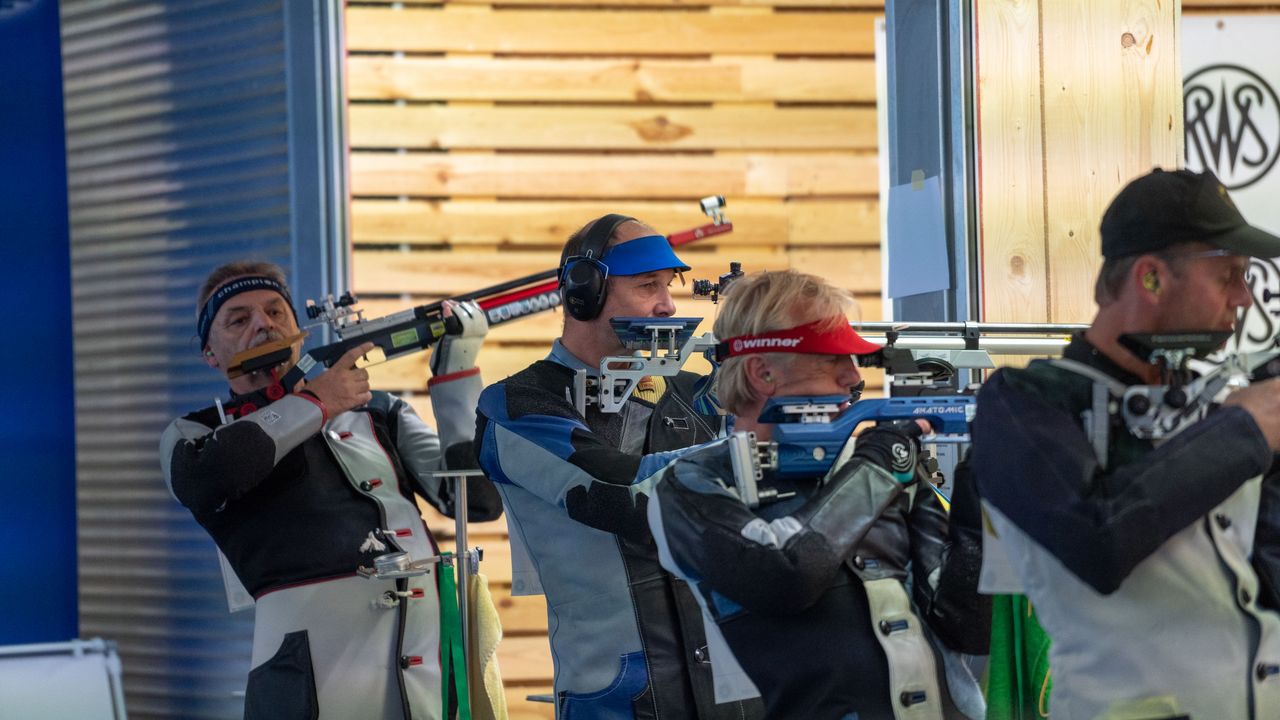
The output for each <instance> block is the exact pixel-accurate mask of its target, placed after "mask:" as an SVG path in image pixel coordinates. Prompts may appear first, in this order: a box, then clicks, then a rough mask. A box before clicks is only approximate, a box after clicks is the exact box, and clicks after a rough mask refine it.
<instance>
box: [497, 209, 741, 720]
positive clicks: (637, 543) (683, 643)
mask: <svg viewBox="0 0 1280 720" xmlns="http://www.w3.org/2000/svg"><path fill="white" fill-rule="evenodd" d="M688 269H689V266H688V265H686V264H685V263H684V262H683V261H681V260H680V258H678V257H676V254H675V252H673V251H672V249H671V246H670V244H669V243H668V242H667V239H666V238H665V237H663V236H662V235H660V234H658V233H657V232H655V231H654V230H653V228H650V227H649V226H647V225H645V224H643V223H641V222H639V221H637V220H635V219H634V218H630V217H625V216H622V215H605V216H604V217H601V218H598V219H596V220H594V221H592V222H590V223H588V224H587V225H586V226H584V227H583V228H582V229H580V230H578V232H576V233H574V234H573V235H572V236H571V237H570V238H569V241H568V242H567V243H566V244H565V247H564V251H563V252H562V254H561V258H560V285H561V293H562V295H563V302H564V307H565V320H564V331H563V333H562V335H561V337H560V338H559V339H557V340H556V341H555V344H554V346H553V347H552V349H551V354H550V355H548V356H547V358H546V359H545V360H541V361H539V362H536V363H534V364H533V365H531V366H530V367H528V368H526V369H525V370H523V371H521V372H519V373H517V374H515V375H513V376H511V377H509V378H507V379H506V380H503V381H502V382H499V383H496V384H494V385H490V386H489V387H487V388H485V390H484V392H483V393H482V394H481V396H480V405H479V410H478V412H477V416H476V418H477V436H476V447H477V452H478V453H479V459H480V464H481V467H483V468H484V470H485V472H487V473H488V475H489V477H490V478H491V479H492V480H493V481H494V482H495V483H496V484H497V487H498V491H499V492H500V493H501V495H502V501H503V505H504V507H505V508H506V511H507V513H508V515H507V517H508V522H507V526H508V528H509V530H510V536H511V546H512V565H513V568H512V593H513V594H515V595H536V594H543V595H545V596H546V600H547V614H548V635H549V639H550V642H551V651H552V656H553V659H554V661H555V694H556V717H557V718H559V720H566V719H571V720H580V719H582V718H589V719H591V720H600V719H610V720H612V719H615V718H616V719H618V720H640V719H642V718H644V719H652V718H659V719H666V718H681V719H683V718H698V719H703V718H715V719H716V720H720V719H722V718H723V719H725V720H727V719H728V718H758V717H763V710H762V706H761V705H760V704H759V702H758V701H753V703H754V704H751V705H747V706H744V705H743V704H740V703H725V704H719V705H717V704H716V703H715V699H714V689H713V686H712V682H713V679H712V675H711V668H710V664H709V656H708V653H707V649H706V638H705V633H704V628H703V621H702V615H701V611H700V609H699V607H698V605H697V602H696V601H695V600H694V598H693V595H692V594H691V593H690V592H689V589H688V587H687V586H685V585H684V583H682V582H680V581H679V580H677V579H676V578H674V577H673V576H672V575H670V574H668V573H667V572H666V571H664V570H663V569H662V567H661V566H660V565H659V563H658V557H657V550H656V546H655V544H654V541H653V537H652V535H651V534H650V532H649V526H648V521H647V519H646V508H647V503H648V495H647V489H648V488H649V487H650V485H649V483H646V482H645V480H646V479H647V478H649V477H650V476H653V475H655V474H656V473H657V472H658V471H659V470H661V469H662V468H663V467H664V466H665V465H666V464H667V463H668V462H669V461H670V460H672V459H674V457H675V456H676V455H678V454H679V453H678V452H677V451H682V450H683V449H685V448H689V447H691V446H694V445H698V444H701V443H705V442H707V441H710V440H713V439H715V438H716V437H718V436H720V435H721V434H722V426H723V421H722V418H720V417H719V416H717V415H706V414H702V413H699V412H698V411H697V410H695V409H694V408H695V404H694V386H695V383H696V382H697V381H698V380H699V379H700V378H699V376H697V375H695V374H693V373H687V372H681V373H680V374H679V375H677V376H676V377H674V378H665V379H664V378H661V377H653V378H648V379H646V380H645V381H643V382H641V383H640V386H639V387H638V388H637V389H636V391H635V393H633V395H632V396H631V397H630V398H629V399H628V401H627V402H626V404H625V405H624V406H623V408H622V411H621V412H618V413H601V412H600V411H599V410H598V409H597V408H596V407H595V406H592V407H588V408H587V411H586V414H585V416H584V415H582V414H580V413H579V412H578V411H577V410H576V408H575V404H574V400H573V386H574V373H575V371H577V370H579V369H584V370H586V371H587V373H588V374H590V375H597V374H598V373H599V367H600V361H601V360H602V359H603V358H605V357H609V356H613V355H625V354H627V351H626V350H625V349H624V348H623V346H622V344H621V342H620V341H619V340H618V337H617V335H616V334H615V333H614V332H613V329H612V328H611V326H610V324H609V320H610V319H611V318H614V317H668V316H671V315H672V314H674V313H675V309H676V308H675V303H674V302H673V301H672V299H671V292H670V285H671V283H672V282H673V281H674V280H675V276H676V274H677V273H681V272H684V271H686V270H688Z"/></svg>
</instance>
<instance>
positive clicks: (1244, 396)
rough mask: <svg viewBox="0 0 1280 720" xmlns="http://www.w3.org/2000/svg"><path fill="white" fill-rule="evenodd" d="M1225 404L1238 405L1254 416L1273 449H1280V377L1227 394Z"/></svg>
mask: <svg viewBox="0 0 1280 720" xmlns="http://www.w3.org/2000/svg"><path fill="white" fill-rule="evenodd" d="M1223 405H1238V406H1240V407H1242V408H1244V411H1245V412H1247V413H1249V415H1251V416H1252V417H1253V421H1254V422H1255V423H1257V424H1258V429H1259V430H1262V434H1263V435H1265V436H1266V438H1267V444H1268V445H1269V446H1271V449H1272V450H1280V378H1271V379H1269V380H1263V381H1262V382H1256V383H1253V384H1252V385H1250V386H1249V387H1247V388H1242V389H1240V390H1237V391H1235V392H1233V393H1231V394H1230V395H1228V396H1227V399H1226V401H1225V402H1224V403H1223Z"/></svg>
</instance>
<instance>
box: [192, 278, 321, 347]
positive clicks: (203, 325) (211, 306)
mask: <svg viewBox="0 0 1280 720" xmlns="http://www.w3.org/2000/svg"><path fill="white" fill-rule="evenodd" d="M251 290H273V291H275V292H277V293H279V294H280V297H282V298H284V301H285V303H287V304H288V305H289V310H291V311H292V312H293V318H294V320H295V321H296V320H297V319H298V311H297V310H294V309H293V299H292V298H290V297H289V291H288V290H286V289H285V286H284V285H281V284H280V283H279V282H277V281H276V280H274V279H272V278H269V277H265V276H263V275H248V276H246V277H239V278H235V279H234V280H232V281H231V282H228V283H227V284H226V285H223V286H222V287H220V288H218V289H217V290H215V291H214V293H213V294H212V295H210V296H209V299H208V300H205V301H204V307H203V308H201V309H200V318H199V319H198V320H196V334H197V335H199V336H200V347H204V346H206V345H208V344H209V330H210V329H211V328H212V327H213V319H214V318H215V317H217V316H218V310H220V309H222V305H223V303H225V302H227V301H228V300H230V299H231V298H233V297H235V296H236V295H239V294H240V293H245V292H249V291H251Z"/></svg>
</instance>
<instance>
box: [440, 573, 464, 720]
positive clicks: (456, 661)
mask: <svg viewBox="0 0 1280 720" xmlns="http://www.w3.org/2000/svg"><path fill="white" fill-rule="evenodd" d="M452 557H453V553H441V558H452ZM455 560H456V558H455ZM446 562H447V561H446ZM463 562H466V558H463V559H462V561H461V562H454V563H453V567H448V566H446V565H445V563H444V562H441V563H440V564H439V565H437V566H436V567H437V570H438V573H437V574H438V575H439V577H440V668H441V670H442V677H441V682H440V687H441V690H442V692H441V695H442V696H443V698H444V712H443V713H442V714H441V715H440V717H444V718H447V717H451V715H450V713H449V683H450V682H451V681H452V682H453V683H454V684H455V685H456V688H457V693H458V719H457V720H471V695H470V693H468V692H467V660H466V655H465V654H464V653H463V648H462V614H461V613H460V612H459V611H458V584H457V581H456V580H455V579H454V575H453V570H455V569H456V570H457V571H458V573H459V574H462V573H463V566H462V563H463Z"/></svg>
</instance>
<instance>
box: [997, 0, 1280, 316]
mask: <svg viewBox="0 0 1280 720" xmlns="http://www.w3.org/2000/svg"><path fill="white" fill-rule="evenodd" d="M975 7H976V15H977V21H976V32H977V42H976V45H977V52H978V57H977V61H976V67H977V72H978V75H979V78H978V83H977V85H978V87H979V91H978V99H977V112H978V147H979V193H980V198H979V217H980V221H979V222H980V226H981V235H982V253H981V254H982V265H983V267H982V277H983V287H982V298H983V306H984V307H983V311H984V317H983V319H985V320H988V321H1023V322H1043V321H1050V322H1088V321H1089V320H1090V319H1091V318H1092V317H1093V313H1094V311H1095V309H1096V306H1095V305H1094V303H1093V283H1092V280H1093V277H1094V276H1095V275H1096V274H1097V270H1098V268H1099V266H1100V265H1101V262H1102V259H1101V253H1100V251H1099V242H1100V239H1099V236H1098V223H1099V221H1100V219H1101V217H1102V213H1103V211H1104V210H1105V209H1106V207H1107V205H1108V203H1110V201H1111V198H1112V197H1113V196H1114V195H1115V193H1116V192H1117V191H1118V190H1119V189H1120V188H1121V187H1122V186H1123V185H1124V184H1125V183H1127V182H1128V181H1129V180H1131V179H1133V178H1134V177H1137V176H1138V175H1141V174H1143V173H1145V172H1147V171H1149V170H1150V169H1151V168H1152V167H1153V166H1155V165H1161V166H1164V167H1174V166H1178V165H1181V163H1182V159H1183V149H1182V148H1183V125H1182V76H1181V69H1180V67H1181V66H1180V63H1179V59H1178V55H1179V45H1178V42H1179V25H1180V22H1181V14H1180V7H1179V3H1170V2H1161V1H1158V0H983V1H982V2H978V3H976V4H975ZM1181 9H1182V10H1185V11H1186V12H1188V13H1221V12H1226V11H1232V12H1277V11H1280V4H1278V3H1276V2H1274V0H1271V1H1269V2H1258V1H1257V0H1254V1H1252V2H1250V1H1247V0H1246V1H1244V2H1241V1H1240V0H1184V2H1182V3H1181Z"/></svg>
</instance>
